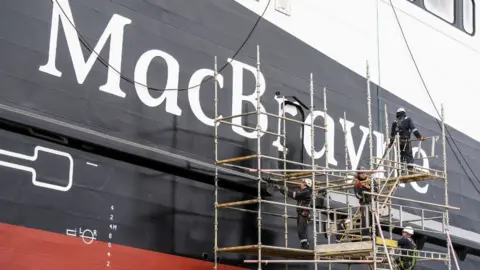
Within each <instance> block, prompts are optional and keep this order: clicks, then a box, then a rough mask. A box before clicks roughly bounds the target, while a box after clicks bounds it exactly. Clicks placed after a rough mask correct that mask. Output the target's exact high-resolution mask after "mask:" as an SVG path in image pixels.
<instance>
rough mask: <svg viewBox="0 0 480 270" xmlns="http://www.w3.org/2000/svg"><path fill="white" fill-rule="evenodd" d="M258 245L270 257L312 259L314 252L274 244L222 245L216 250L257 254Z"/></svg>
mask: <svg viewBox="0 0 480 270" xmlns="http://www.w3.org/2000/svg"><path fill="white" fill-rule="evenodd" d="M259 247H261V251H262V256H265V257H270V258H283V259H298V260H313V259H314V258H315V252H314V251H313V250H306V249H297V248H285V247H275V246H267V245H261V246H259V245H248V246H237V247H224V248H219V249H218V252H226V253H236V254H243V255H258V249H259Z"/></svg>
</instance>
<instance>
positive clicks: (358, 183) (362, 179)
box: [353, 167, 378, 205]
mask: <svg viewBox="0 0 480 270" xmlns="http://www.w3.org/2000/svg"><path fill="white" fill-rule="evenodd" d="M370 182H371V181H370V179H369V178H368V177H367V174H366V169H365V167H360V168H359V170H358V171H357V175H356V176H355V184H354V188H353V189H354V191H355V196H356V197H357V199H358V202H359V203H360V205H368V204H370V203H371V202H372V196H371V195H368V194H365V193H364V191H366V192H371V191H372V189H371V186H370ZM373 188H374V191H375V192H378V186H377V183H376V182H375V180H374V181H373Z"/></svg>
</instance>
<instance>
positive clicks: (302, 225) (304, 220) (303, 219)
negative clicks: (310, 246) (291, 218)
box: [297, 212, 310, 245]
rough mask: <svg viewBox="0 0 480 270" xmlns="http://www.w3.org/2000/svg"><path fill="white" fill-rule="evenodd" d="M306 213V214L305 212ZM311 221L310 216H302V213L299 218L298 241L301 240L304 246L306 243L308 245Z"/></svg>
mask: <svg viewBox="0 0 480 270" xmlns="http://www.w3.org/2000/svg"><path fill="white" fill-rule="evenodd" d="M303 213H306V212H303ZM309 219H310V215H309V214H304V215H302V214H301V213H299V214H298V216H297V232H298V239H300V244H302V245H304V243H308V234H307V229H308V221H309Z"/></svg>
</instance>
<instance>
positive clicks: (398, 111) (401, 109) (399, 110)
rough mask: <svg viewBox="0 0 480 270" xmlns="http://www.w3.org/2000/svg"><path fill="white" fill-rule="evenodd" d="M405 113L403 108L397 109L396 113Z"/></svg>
mask: <svg viewBox="0 0 480 270" xmlns="http://www.w3.org/2000/svg"><path fill="white" fill-rule="evenodd" d="M401 112H405V109H404V108H398V110H397V113H401Z"/></svg>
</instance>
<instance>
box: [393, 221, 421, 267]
mask: <svg viewBox="0 0 480 270" xmlns="http://www.w3.org/2000/svg"><path fill="white" fill-rule="evenodd" d="M413 233H414V231H413V228H412V227H410V226H407V227H405V228H403V230H402V238H400V240H398V247H399V248H401V249H402V252H401V254H402V255H404V256H402V257H400V258H398V259H397V264H398V266H399V269H400V270H413V268H414V267H415V264H416V263H417V258H416V256H417V245H416V244H415V241H413V239H412V235H413ZM405 255H408V256H405Z"/></svg>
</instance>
